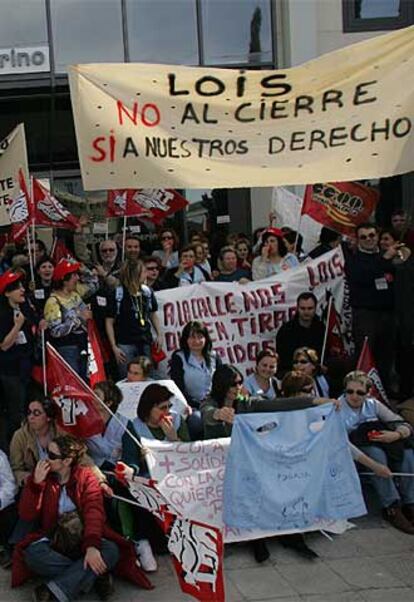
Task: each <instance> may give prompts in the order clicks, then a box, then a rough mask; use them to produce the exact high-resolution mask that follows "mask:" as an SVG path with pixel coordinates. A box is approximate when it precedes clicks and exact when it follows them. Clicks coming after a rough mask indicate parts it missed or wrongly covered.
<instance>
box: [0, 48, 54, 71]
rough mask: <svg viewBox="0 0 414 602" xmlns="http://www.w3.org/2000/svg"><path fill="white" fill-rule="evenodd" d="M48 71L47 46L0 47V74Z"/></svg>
mask: <svg viewBox="0 0 414 602" xmlns="http://www.w3.org/2000/svg"><path fill="white" fill-rule="evenodd" d="M44 71H50V62H49V47H48V46H25V47H23V48H21V47H18V48H0V76H1V75H14V74H15V73H41V72H44Z"/></svg>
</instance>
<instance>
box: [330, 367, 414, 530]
mask: <svg viewBox="0 0 414 602" xmlns="http://www.w3.org/2000/svg"><path fill="white" fill-rule="evenodd" d="M344 386H345V392H344V394H343V395H342V397H341V398H340V402H341V412H340V415H341V417H342V419H343V421H344V424H345V427H346V429H347V431H348V433H349V437H350V440H351V442H352V443H353V444H354V445H356V446H357V447H358V448H359V449H360V450H361V451H362V452H364V453H365V454H366V455H367V456H369V457H370V458H372V459H373V460H375V461H376V462H377V463H380V464H384V465H387V466H388V467H390V468H391V470H392V471H393V472H401V473H410V474H414V450H413V448H412V445H411V441H409V440H411V438H412V434H413V431H412V428H411V427H410V425H409V424H408V423H407V422H404V420H403V418H401V416H399V415H398V414H396V413H395V412H393V411H392V410H390V409H389V408H388V407H386V406H385V405H384V404H383V403H381V402H380V401H378V399H375V398H374V397H372V396H371V395H370V392H371V387H372V382H371V380H370V379H369V377H368V376H367V375H366V374H365V372H362V371H360V370H355V371H354V372H350V373H349V374H347V376H346V377H345V380H344ZM369 479H370V481H371V483H372V485H373V487H374V489H375V491H376V494H377V496H378V497H379V500H380V503H381V506H382V508H383V513H384V518H385V519H386V520H387V521H388V522H390V523H391V524H392V525H393V526H394V527H396V528H397V529H400V530H401V531H404V532H405V533H409V534H411V535H414V479H412V478H409V477H399V479H398V487H397V485H396V483H395V482H394V479H391V478H389V479H384V478H380V477H379V476H377V475H374V474H373V475H372V476H369Z"/></svg>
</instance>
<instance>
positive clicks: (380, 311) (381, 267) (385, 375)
mask: <svg viewBox="0 0 414 602" xmlns="http://www.w3.org/2000/svg"><path fill="white" fill-rule="evenodd" d="M356 239H357V249H356V251H355V252H354V253H352V252H349V251H347V250H346V248H345V253H346V256H345V259H346V261H345V269H346V275H347V278H348V282H349V288H350V296H351V307H352V318H353V334H354V341H355V347H356V355H357V356H358V355H359V353H360V351H361V349H362V345H363V343H364V339H365V337H368V342H369V346H370V348H371V351H372V352H373V354H374V358H375V362H376V365H377V368H378V370H379V373H380V376H381V379H382V382H383V385H384V387H385V388H386V389H388V390H389V384H390V369H391V366H392V361H393V355H394V336H395V324H394V282H393V281H394V266H393V264H392V259H393V258H394V257H395V256H396V254H397V252H398V249H397V248H395V247H390V248H389V249H388V250H387V251H386V252H385V253H384V254H381V253H380V250H379V247H378V230H377V227H376V226H375V225H374V224H370V223H363V224H360V225H359V226H357V228H356Z"/></svg>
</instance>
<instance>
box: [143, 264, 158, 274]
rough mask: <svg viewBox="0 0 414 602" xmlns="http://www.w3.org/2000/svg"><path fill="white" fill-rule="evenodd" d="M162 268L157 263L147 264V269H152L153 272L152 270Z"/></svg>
mask: <svg viewBox="0 0 414 602" xmlns="http://www.w3.org/2000/svg"><path fill="white" fill-rule="evenodd" d="M159 269H160V268H159V267H158V266H157V265H147V266H146V270H147V271H148V270H150V271H151V272H152V270H159Z"/></svg>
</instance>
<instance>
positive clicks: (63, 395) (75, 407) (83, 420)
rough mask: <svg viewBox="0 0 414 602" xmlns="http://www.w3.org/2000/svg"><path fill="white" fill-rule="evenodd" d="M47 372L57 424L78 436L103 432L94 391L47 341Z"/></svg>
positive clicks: (83, 436)
mask: <svg viewBox="0 0 414 602" xmlns="http://www.w3.org/2000/svg"><path fill="white" fill-rule="evenodd" d="M46 375H47V389H48V391H49V395H50V397H51V399H53V401H54V403H55V404H56V408H57V410H58V412H57V418H56V422H57V424H58V425H59V426H60V428H62V429H63V430H64V431H67V432H68V433H70V434H71V435H74V436H75V437H79V438H81V439H85V438H87V437H92V436H93V435H98V434H99V433H102V431H103V430H104V423H103V421H102V418H101V415H100V413H99V411H98V404H99V401H98V400H97V399H96V396H95V394H94V392H93V391H92V390H91V389H90V388H89V387H88V385H87V384H86V383H85V382H84V381H83V380H82V379H81V378H80V376H79V375H78V374H76V372H75V371H74V370H73V369H72V368H71V367H70V366H69V364H68V363H67V362H65V360H64V359H63V357H62V356H61V355H60V354H59V353H58V352H57V351H56V349H55V348H54V347H52V345H51V344H50V343H46Z"/></svg>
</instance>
